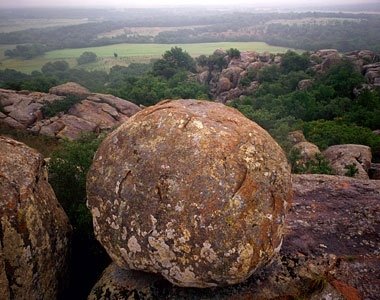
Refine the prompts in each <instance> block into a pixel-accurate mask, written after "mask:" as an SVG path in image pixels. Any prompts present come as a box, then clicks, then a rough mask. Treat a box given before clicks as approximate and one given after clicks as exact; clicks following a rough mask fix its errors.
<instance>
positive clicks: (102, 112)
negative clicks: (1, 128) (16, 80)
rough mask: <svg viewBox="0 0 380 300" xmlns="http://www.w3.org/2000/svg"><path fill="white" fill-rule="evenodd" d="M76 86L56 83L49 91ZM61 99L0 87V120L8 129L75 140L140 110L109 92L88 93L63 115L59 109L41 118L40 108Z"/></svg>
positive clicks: (114, 125) (63, 89) (105, 128)
mask: <svg viewBox="0 0 380 300" xmlns="http://www.w3.org/2000/svg"><path fill="white" fill-rule="evenodd" d="M76 87H77V85H76V84H71V83H70V84H66V85H63V87H62V86H58V87H57V90H58V91H56V90H54V88H53V91H56V92H57V93H59V94H62V95H63V94H65V91H66V92H67V94H68V95H69V94H70V93H71V90H70V89H74V88H76ZM79 91H80V89H79ZM77 92H78V90H77ZM82 92H83V91H82ZM71 94H73V93H71ZM74 94H75V92H74ZM77 94H78V95H79V94H80V95H81V97H83V96H84V95H86V94H85V93H79V92H78V93H77ZM63 98H64V96H57V95H52V94H46V93H40V92H29V91H25V92H23V93H21V92H16V91H11V90H3V89H0V101H1V103H4V104H6V106H5V107H2V110H3V111H4V112H1V114H0V122H2V123H5V124H6V125H7V126H10V127H11V128H17V129H27V130H29V131H31V132H33V133H36V134H43V135H47V136H51V137H59V138H68V139H77V138H78V137H79V136H80V135H81V134H82V133H85V132H94V131H96V132H97V131H101V130H109V129H112V128H114V127H117V126H119V125H120V124H121V123H123V122H124V121H126V120H127V119H128V118H129V117H130V116H132V115H134V114H135V113H136V112H138V111H140V110H141V108H139V107H138V106H137V105H136V104H133V103H131V102H129V101H127V100H124V99H121V98H118V97H115V96H112V95H106V94H91V95H89V96H88V97H87V98H86V99H85V100H82V101H80V102H78V103H77V104H75V105H74V106H73V107H71V108H70V109H69V111H68V113H67V114H65V113H64V112H60V113H58V114H57V115H56V116H54V117H52V118H50V119H44V116H43V113H42V111H41V109H42V107H43V106H44V105H47V104H49V103H52V102H54V101H60V100H62V99H63ZM1 105H2V104H1Z"/></svg>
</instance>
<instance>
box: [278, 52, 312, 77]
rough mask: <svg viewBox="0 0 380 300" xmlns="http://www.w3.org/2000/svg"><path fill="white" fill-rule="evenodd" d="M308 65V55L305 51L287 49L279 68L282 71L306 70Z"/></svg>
mask: <svg viewBox="0 0 380 300" xmlns="http://www.w3.org/2000/svg"><path fill="white" fill-rule="evenodd" d="M309 65H310V59H309V55H308V54H307V53H303V54H297V53H296V52H294V51H290V50H288V51H287V52H286V53H285V54H284V55H283V57H282V60H281V68H282V69H283V72H284V73H289V72H291V71H306V69H307V68H308V67H309Z"/></svg>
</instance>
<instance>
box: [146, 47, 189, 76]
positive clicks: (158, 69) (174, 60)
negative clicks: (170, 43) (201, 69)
mask: <svg viewBox="0 0 380 300" xmlns="http://www.w3.org/2000/svg"><path fill="white" fill-rule="evenodd" d="M184 70H185V71H190V72H194V71H195V61H194V59H193V58H192V57H191V56H190V55H189V54H188V53H187V52H186V51H183V50H182V48H179V47H173V48H171V49H170V50H168V51H166V52H165V53H164V55H163V56H162V58H161V59H159V60H157V61H156V62H155V63H154V64H153V74H154V75H156V76H163V77H165V78H170V77H172V76H174V74H175V73H177V72H179V71H184Z"/></svg>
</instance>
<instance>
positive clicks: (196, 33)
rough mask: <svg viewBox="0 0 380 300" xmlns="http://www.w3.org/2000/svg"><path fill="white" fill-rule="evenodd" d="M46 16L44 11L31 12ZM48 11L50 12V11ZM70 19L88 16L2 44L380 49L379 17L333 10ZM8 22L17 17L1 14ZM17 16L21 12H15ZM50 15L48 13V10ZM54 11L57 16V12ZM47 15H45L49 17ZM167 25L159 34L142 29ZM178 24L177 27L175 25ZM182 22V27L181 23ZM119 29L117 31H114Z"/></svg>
mask: <svg viewBox="0 0 380 300" xmlns="http://www.w3.org/2000/svg"><path fill="white" fill-rule="evenodd" d="M28 13H29V14H32V16H31V17H34V18H38V17H41V15H42V13H43V12H38V11H35V13H34V14H33V13H32V12H30V11H29V12H28ZM47 13H48V12H47ZM61 14H62V15H63V16H65V17H66V18H68V17H69V18H75V17H86V19H87V20H88V21H87V22H86V23H84V24H76V25H67V26H55V27H47V28H30V29H24V30H19V31H12V32H1V31H0V44H2V45H17V46H16V47H15V48H14V49H8V50H6V51H5V55H6V56H8V57H22V58H25V59H31V58H33V57H36V56H39V55H41V54H43V53H44V52H46V51H51V50H55V49H65V48H82V47H93V46H103V45H111V44H118V43H164V44H173V43H177V44H178V43H205V42H225V41H230V42H231V41H234V42H237V41H262V42H267V43H268V44H271V45H275V46H285V47H292V48H298V49H304V50H310V51H312V50H318V49H322V48H334V49H338V50H339V51H343V52H347V51H352V50H356V49H369V50H373V51H378V50H379V49H380V45H379V40H380V16H379V15H376V14H353V13H333V12H299V13H295V12H281V13H273V12H271V13H262V12H260V13H255V12H241V11H219V10H205V11H199V10H194V11H190V12H188V11H184V10H181V9H179V10H173V11H164V10H160V9H152V10H144V14H142V13H141V10H137V9H135V10H133V9H130V10H128V13H126V12H124V13H122V12H107V11H105V12H103V13H101V12H99V11H96V10H94V11H87V12H86V14H84V12H82V11H72V10H67V11H65V10H63V12H61ZM0 16H2V17H3V18H4V19H3V20H4V22H6V20H7V18H11V17H15V15H14V13H13V14H11V13H9V12H8V14H7V11H4V12H2V13H0ZM16 16H17V15H16ZM48 16H49V13H48ZM53 16H54V14H53V15H52V17H53ZM45 17H46V16H45ZM154 27H163V28H164V29H163V30H162V31H160V32H158V33H157V34H152V33H149V32H144V31H141V30H138V28H154ZM176 27H177V28H176ZM181 27H183V28H181ZM115 31H118V33H115V34H111V33H112V32H115Z"/></svg>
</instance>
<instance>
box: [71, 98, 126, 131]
mask: <svg viewBox="0 0 380 300" xmlns="http://www.w3.org/2000/svg"><path fill="white" fill-rule="evenodd" d="M69 114H70V115H73V116H76V117H78V118H80V119H82V120H85V121H88V122H90V123H93V124H96V126H97V127H98V128H100V129H110V128H112V127H113V126H114V125H115V123H116V122H117V120H118V119H119V114H118V112H117V110H116V109H115V108H113V107H112V106H110V105H108V104H107V103H97V102H92V101H88V100H83V101H81V102H80V103H77V104H75V105H74V106H73V107H71V108H70V110H69Z"/></svg>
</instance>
